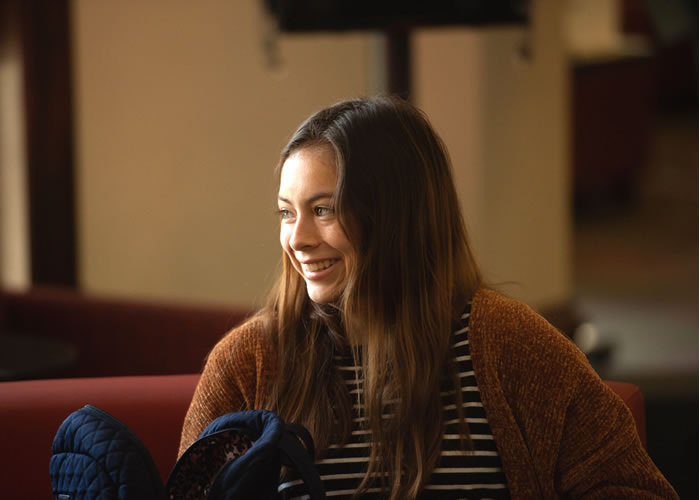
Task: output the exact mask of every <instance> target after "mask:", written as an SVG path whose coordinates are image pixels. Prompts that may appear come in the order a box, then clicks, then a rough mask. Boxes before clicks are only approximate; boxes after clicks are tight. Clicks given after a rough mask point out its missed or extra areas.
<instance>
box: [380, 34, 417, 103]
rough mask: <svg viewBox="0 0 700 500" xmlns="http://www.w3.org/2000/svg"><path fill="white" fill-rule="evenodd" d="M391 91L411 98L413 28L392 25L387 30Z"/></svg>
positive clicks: (405, 97) (408, 98)
mask: <svg viewBox="0 0 700 500" xmlns="http://www.w3.org/2000/svg"><path fill="white" fill-rule="evenodd" d="M386 36H387V65H388V68H387V70H388V73H389V75H388V80H387V81H388V86H389V89H388V90H389V93H390V94H394V95H398V96H400V97H403V98H404V99H406V100H409V101H410V100H411V30H410V28H409V27H408V26H403V25H401V26H392V27H390V28H388V29H387V31H386Z"/></svg>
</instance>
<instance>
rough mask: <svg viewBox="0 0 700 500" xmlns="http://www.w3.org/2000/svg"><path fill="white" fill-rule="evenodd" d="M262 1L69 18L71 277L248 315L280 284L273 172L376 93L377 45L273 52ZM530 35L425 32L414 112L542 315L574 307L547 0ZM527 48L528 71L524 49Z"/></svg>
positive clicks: (88, 8) (561, 85)
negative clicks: (285, 154)
mask: <svg viewBox="0 0 700 500" xmlns="http://www.w3.org/2000/svg"><path fill="white" fill-rule="evenodd" d="M260 4H261V2H258V1H254V0H245V1H237V2H230V1H213V0H208V1H206V2H189V1H184V0H176V1H169V2H167V8H166V7H164V6H163V5H164V3H163V2H141V1H135V0H132V1H127V2H117V1H114V0H78V1H76V2H75V3H74V31H75V39H74V42H75V58H76V59H75V68H76V77H75V83H76V99H75V102H76V105H77V111H76V117H77V126H78V129H77V137H78V144H77V153H78V209H79V214H78V222H79V235H80V244H79V248H80V279H81V282H82V285H83V286H84V288H85V289H87V290H89V291H95V292H103V293H117V294H122V295H130V296H150V297H156V298H164V299H177V300H195V301H207V302H234V303H240V304H253V303H255V302H257V301H259V299H260V298H261V297H262V296H263V294H264V291H265V290H266V289H267V287H268V285H269V284H270V282H271V280H272V278H273V277H274V275H275V274H276V266H277V262H278V259H279V254H280V251H279V247H278V243H277V237H276V225H277V220H276V217H275V215H274V214H273V211H274V207H275V204H274V194H275V192H274V189H275V186H274V180H273V177H272V167H273V165H274V163H275V161H276V158H277V154H278V152H279V149H280V148H281V146H282V145H283V144H284V142H285V140H286V138H287V137H288V136H289V134H290V133H291V132H292V131H293V129H294V128H295V126H296V125H297V124H298V123H299V122H300V121H301V120H302V119H303V118H304V117H305V116H307V115H308V114H309V113H310V112H311V111H313V110H314V109H316V108H318V107H321V106H324V105H327V104H329V103H331V102H334V101H336V100H338V99H340V98H343V97H347V96H354V95H358V94H366V93H372V92H374V91H376V90H381V86H382V83H381V82H382V78H381V76H380V75H379V74H378V72H377V67H381V65H382V64H381V61H382V53H381V42H379V41H378V40H377V38H376V37H373V36H370V35H363V34H346V35H337V34H335V35H303V36H300V35H295V36H282V37H280V40H279V52H280V55H281V58H282V61H283V66H282V67H281V68H271V67H269V66H268V65H267V60H266V57H265V53H264V51H263V49H262V35H261V31H262V30H263V27H264V22H263V18H262V15H261V12H260V11H259V5H260ZM534 4H535V5H536V9H535V10H536V22H535V24H534V27H533V29H532V30H531V31H528V30H525V29H515V28H508V29H505V28H498V29H489V30H473V29H460V30H426V31H421V32H419V33H417V35H416V37H415V38H414V42H415V44H414V47H415V55H416V61H415V62H416V64H415V75H414V80H415V84H416V91H417V94H416V95H417V103H418V104H419V105H420V106H422V107H424V108H425V109H426V111H427V112H428V114H429V116H430V117H431V118H432V120H433V122H434V123H435V125H436V127H437V128H438V130H439V132H440V133H441V134H442V135H443V137H444V138H445V140H446V142H447V144H448V147H449V149H450V151H451V153H452V156H453V159H454V163H455V166H456V170H457V178H458V182H459V189H460V194H461V196H462V199H463V203H464V206H465V211H466V214H467V219H468V224H469V226H470V228H471V229H472V232H473V236H474V240H475V243H476V248H477V252H478V257H479V258H480V260H481V261H482V263H483V264H484V267H485V269H486V271H487V277H488V278H489V279H490V280H491V281H494V282H497V281H506V280H513V281H516V282H518V283H519V286H517V287H510V288H508V287H506V288H504V289H505V290H506V291H508V292H510V293H512V294H514V295H516V296H518V297H521V298H524V299H525V300H528V301H530V302H533V303H535V304H542V305H549V304H550V303H554V302H557V301H560V300H564V299H566V298H568V296H569V292H570V290H569V288H570V282H569V281H570V276H569V274H570V273H569V219H568V215H569V214H568V208H567V207H568V195H567V192H568V189H567V172H568V158H567V147H568V146H567V143H568V141H567V139H568V128H567V121H568V116H567V112H566V80H565V72H564V61H563V54H562V52H561V51H562V47H561V43H560V42H561V40H560V39H561V34H560V28H559V27H560V25H561V22H560V19H559V17H558V15H559V10H560V9H559V8H558V7H557V5H558V4H557V2H556V0H541V1H540V2H534ZM528 40H529V41H530V42H531V43H532V51H533V54H534V58H533V59H532V60H531V61H522V60H519V59H518V57H517V55H516V54H517V50H518V48H519V47H520V46H521V44H522V43H523V42H525V41H528Z"/></svg>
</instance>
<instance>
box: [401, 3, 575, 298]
mask: <svg viewBox="0 0 700 500" xmlns="http://www.w3.org/2000/svg"><path fill="white" fill-rule="evenodd" d="M532 5H533V11H532V23H531V26H530V27H528V28H514V27H509V28H489V29H482V30H473V29H463V28H459V29H449V30H445V29H441V30H422V31H420V32H419V33H418V34H417V36H416V39H415V44H414V49H415V56H416V63H415V67H414V81H415V86H416V94H415V95H416V102H417V104H418V105H419V106H421V107H422V108H423V109H424V110H425V111H426V112H427V114H428V116H429V117H431V119H432V121H433V123H434V125H435V127H436V128H437V129H438V132H439V133H440V134H441V135H442V136H443V139H444V140H445V142H446V143H447V147H448V149H449V150H450V152H451V156H452V160H453V163H454V166H455V175H456V178H457V183H458V188H459V190H460V196H461V199H462V203H463V208H464V210H465V213H466V218H467V222H468V225H469V228H470V230H471V235H472V240H473V243H474V246H475V249H476V253H477V256H478V258H479V260H480V262H481V264H482V266H483V270H484V273H485V277H486V279H487V280H488V281H489V282H491V283H493V284H495V285H499V286H498V288H499V289H501V290H503V291H505V292H507V293H509V294H511V295H513V296H516V297H519V298H521V299H523V300H525V301H527V302H529V303H531V304H534V305H536V306H541V307H549V306H553V305H556V304H559V303H561V302H564V301H566V300H568V299H570V298H571V293H572V291H571V288H572V283H571V279H572V276H571V271H570V267H571V266H570V259H571V248H570V246H571V216H570V208H569V207H570V197H569V154H568V151H569V145H568V144H569V104H568V72H567V65H566V64H567V63H566V54H565V52H564V43H563V37H562V29H561V26H562V8H561V4H560V2H559V1H558V0H540V1H537V2H533V4H532ZM524 52H525V53H529V56H525V57H523V56H522V54H523V53H524ZM506 282H512V283H506Z"/></svg>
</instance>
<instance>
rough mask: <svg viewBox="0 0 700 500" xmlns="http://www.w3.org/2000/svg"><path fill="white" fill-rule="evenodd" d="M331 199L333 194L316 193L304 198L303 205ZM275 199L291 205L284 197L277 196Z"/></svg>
mask: <svg viewBox="0 0 700 500" xmlns="http://www.w3.org/2000/svg"><path fill="white" fill-rule="evenodd" d="M332 197H333V193H316V194H314V195H311V196H309V197H308V198H306V199H305V200H304V203H306V204H309V203H313V202H314V201H318V200H320V199H323V198H332ZM277 199H278V200H279V201H283V202H285V203H291V202H290V201H289V200H288V199H287V198H285V197H284V196H277Z"/></svg>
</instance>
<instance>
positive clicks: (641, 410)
mask: <svg viewBox="0 0 700 500" xmlns="http://www.w3.org/2000/svg"><path fill="white" fill-rule="evenodd" d="M605 383H606V384H607V385H608V387H610V388H611V389H612V390H613V391H614V392H615V394H617V395H618V396H620V398H621V399H622V401H624V402H625V404H626V405H627V407H628V408H629V409H630V411H631V412H632V416H633V417H634V422H635V423H636V424H637V434H639V440H640V441H641V442H642V446H644V448H646V447H647V419H646V407H645V405H644V396H643V395H642V391H641V390H639V387H638V386H636V385H634V384H630V383H627V382H613V381H611V380H606V381H605Z"/></svg>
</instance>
